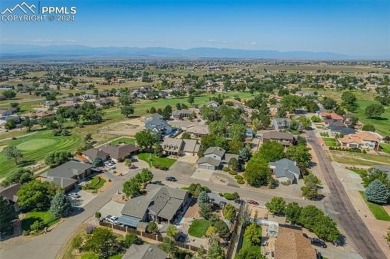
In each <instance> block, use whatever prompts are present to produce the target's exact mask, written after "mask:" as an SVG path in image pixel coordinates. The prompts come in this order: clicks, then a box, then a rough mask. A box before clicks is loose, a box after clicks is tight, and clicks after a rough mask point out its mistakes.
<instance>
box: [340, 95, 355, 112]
mask: <svg viewBox="0 0 390 259" xmlns="http://www.w3.org/2000/svg"><path fill="white" fill-rule="evenodd" d="M341 100H342V103H341V105H342V106H344V107H345V108H346V109H347V110H348V111H350V112H352V111H355V110H356V108H357V104H356V96H355V95H354V94H353V93H351V92H350V91H345V92H344V93H342V95H341Z"/></svg>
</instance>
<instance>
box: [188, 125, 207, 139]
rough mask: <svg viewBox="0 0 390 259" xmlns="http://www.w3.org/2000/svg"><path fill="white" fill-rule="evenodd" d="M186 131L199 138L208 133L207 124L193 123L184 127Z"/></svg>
mask: <svg viewBox="0 0 390 259" xmlns="http://www.w3.org/2000/svg"><path fill="white" fill-rule="evenodd" d="M186 132H188V133H190V134H192V135H194V136H195V137H197V138H200V137H203V136H205V135H207V134H209V128H208V126H207V125H202V124H195V125H192V126H189V127H188V128H186Z"/></svg>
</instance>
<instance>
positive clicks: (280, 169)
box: [269, 158, 301, 183]
mask: <svg viewBox="0 0 390 259" xmlns="http://www.w3.org/2000/svg"><path fill="white" fill-rule="evenodd" d="M269 168H271V169H272V171H273V172H274V176H275V178H276V179H278V180H279V182H291V183H297V181H298V179H299V178H300V176H301V170H300V169H299V167H298V166H297V164H296V162H294V161H291V160H290V159H287V158H283V159H280V160H278V161H275V162H270V163H269Z"/></svg>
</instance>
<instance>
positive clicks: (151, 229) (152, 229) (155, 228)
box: [146, 221, 158, 234]
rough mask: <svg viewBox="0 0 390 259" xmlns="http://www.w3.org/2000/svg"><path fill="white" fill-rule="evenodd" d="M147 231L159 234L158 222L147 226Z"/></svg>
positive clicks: (151, 222)
mask: <svg viewBox="0 0 390 259" xmlns="http://www.w3.org/2000/svg"><path fill="white" fill-rule="evenodd" d="M146 231H147V232H148V233H152V234H156V233H157V232H158V226H157V224H156V222H154V221H150V222H149V223H148V225H147V226H146Z"/></svg>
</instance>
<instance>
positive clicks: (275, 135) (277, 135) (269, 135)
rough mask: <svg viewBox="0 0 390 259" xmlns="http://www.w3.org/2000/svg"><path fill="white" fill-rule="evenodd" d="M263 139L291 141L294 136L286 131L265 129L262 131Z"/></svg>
mask: <svg viewBox="0 0 390 259" xmlns="http://www.w3.org/2000/svg"><path fill="white" fill-rule="evenodd" d="M263 139H270V140H288V141H292V140H293V139H294V136H293V135H292V134H290V133H287V132H280V131H267V132H264V133H263Z"/></svg>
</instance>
